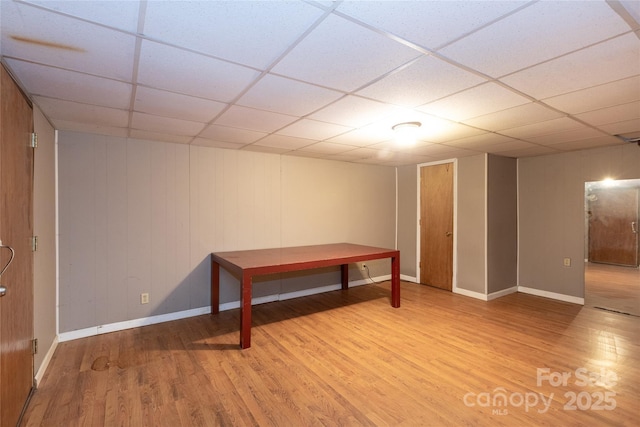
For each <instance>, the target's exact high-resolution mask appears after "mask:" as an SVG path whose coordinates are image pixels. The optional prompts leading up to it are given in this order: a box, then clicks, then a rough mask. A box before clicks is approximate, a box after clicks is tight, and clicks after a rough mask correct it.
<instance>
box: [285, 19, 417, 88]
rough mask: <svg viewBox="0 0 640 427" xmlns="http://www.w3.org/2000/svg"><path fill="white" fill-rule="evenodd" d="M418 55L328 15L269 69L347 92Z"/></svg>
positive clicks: (378, 35)
mask: <svg viewBox="0 0 640 427" xmlns="http://www.w3.org/2000/svg"><path fill="white" fill-rule="evenodd" d="M418 56H420V53H419V52H416V51H415V50H413V49H410V48H408V47H406V46H404V45H402V44H400V43H397V42H395V41H393V40H391V39H389V38H387V37H384V36H382V35H380V34H378V33H376V32H374V31H370V30H367V29H365V28H363V27H361V26H359V25H355V24H353V23H351V22H349V21H347V20H345V19H343V18H339V17H337V16H334V15H331V16H328V17H327V18H326V19H325V20H324V21H323V22H322V23H321V24H320V25H319V26H318V27H317V28H315V29H314V30H313V31H312V32H311V33H310V34H309V35H308V36H307V37H305V38H304V40H302V41H301V42H300V43H299V44H298V45H296V46H295V47H294V48H293V50H292V51H291V52H289V54H288V55H287V56H286V57H285V58H284V59H283V60H282V61H280V62H279V63H278V64H277V65H276V66H275V67H274V68H273V72H274V73H277V74H282V75H285V76H288V77H293V78H296V79H300V80H303V81H306V82H310V83H314V84H318V85H321V86H326V87H329V88H334V89H338V90H343V91H348V92H351V91H353V90H355V89H357V88H359V87H361V86H363V85H365V84H366V83H369V82H370V81H372V80H374V79H376V78H378V77H379V76H380V75H382V74H384V73H387V72H389V71H391V70H393V69H395V68H397V67H399V66H400V65H402V64H404V63H406V62H408V61H410V60H411V59H414V58H416V57H418Z"/></svg>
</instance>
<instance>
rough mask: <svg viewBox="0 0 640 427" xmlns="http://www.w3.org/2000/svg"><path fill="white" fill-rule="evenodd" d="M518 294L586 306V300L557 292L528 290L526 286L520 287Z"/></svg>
mask: <svg viewBox="0 0 640 427" xmlns="http://www.w3.org/2000/svg"><path fill="white" fill-rule="evenodd" d="M518 292H522V293H524V294H531V295H536V296H539V297H545V298H550V299H555V300H558V301H564V302H570V303H573V304H580V305H584V298H579V297H574V296H571V295H564V294H558V293H555V292H548V291H541V290H540V289H533V288H527V287H525V286H518Z"/></svg>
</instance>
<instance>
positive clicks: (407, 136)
mask: <svg viewBox="0 0 640 427" xmlns="http://www.w3.org/2000/svg"><path fill="white" fill-rule="evenodd" d="M420 126H422V123H420V122H404V123H398V124H397V125H394V126H392V127H391V129H393V131H394V132H395V133H396V143H397V144H398V145H401V146H405V147H406V146H410V145H415V143H416V139H417V137H418V129H419V128H420Z"/></svg>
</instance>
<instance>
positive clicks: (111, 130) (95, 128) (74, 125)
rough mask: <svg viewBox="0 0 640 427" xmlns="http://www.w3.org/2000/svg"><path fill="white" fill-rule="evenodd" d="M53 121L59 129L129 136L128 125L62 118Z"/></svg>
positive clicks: (121, 136) (122, 136)
mask: <svg viewBox="0 0 640 427" xmlns="http://www.w3.org/2000/svg"><path fill="white" fill-rule="evenodd" d="M51 122H52V124H53V126H54V127H55V128H56V129H57V130H71V131H76V132H84V133H95V134H98V135H109V136H117V137H120V138H126V137H127V136H129V129H128V128H126V127H112V126H103V125H99V124H95V123H91V122H87V121H83V122H72V121H67V120H60V119H56V120H51Z"/></svg>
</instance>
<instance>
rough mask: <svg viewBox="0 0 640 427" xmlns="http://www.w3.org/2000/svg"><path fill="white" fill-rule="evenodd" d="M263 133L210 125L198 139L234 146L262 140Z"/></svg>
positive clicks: (264, 134)
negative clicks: (228, 143) (227, 143)
mask: <svg viewBox="0 0 640 427" xmlns="http://www.w3.org/2000/svg"><path fill="white" fill-rule="evenodd" d="M266 135H267V134H266V133H265V132H256V131H253V130H248V129H239V128H233V127H228V126H219V125H211V126H207V127H206V128H205V129H204V130H203V131H202V132H201V133H200V135H198V136H200V137H202V138H206V139H208V140H214V141H224V142H231V143H234V144H241V145H246V144H251V143H252V142H255V141H257V140H259V139H260V138H264V137H265V136H266Z"/></svg>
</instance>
